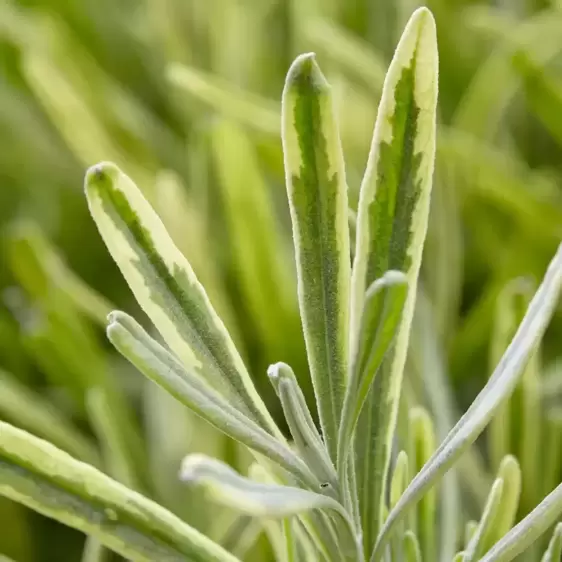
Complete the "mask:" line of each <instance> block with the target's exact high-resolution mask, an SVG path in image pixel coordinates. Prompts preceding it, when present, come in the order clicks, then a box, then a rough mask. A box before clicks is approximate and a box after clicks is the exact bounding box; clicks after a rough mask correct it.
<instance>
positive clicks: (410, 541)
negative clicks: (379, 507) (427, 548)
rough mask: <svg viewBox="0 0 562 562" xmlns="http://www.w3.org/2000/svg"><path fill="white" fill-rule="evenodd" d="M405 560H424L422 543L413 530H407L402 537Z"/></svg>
mask: <svg viewBox="0 0 562 562" xmlns="http://www.w3.org/2000/svg"><path fill="white" fill-rule="evenodd" d="M402 543H403V549H404V560H405V562H422V560H424V559H423V558H422V554H421V550H420V544H419V542H418V538H417V537H416V535H415V534H414V533H413V532H412V531H406V533H404V538H403V539H402Z"/></svg>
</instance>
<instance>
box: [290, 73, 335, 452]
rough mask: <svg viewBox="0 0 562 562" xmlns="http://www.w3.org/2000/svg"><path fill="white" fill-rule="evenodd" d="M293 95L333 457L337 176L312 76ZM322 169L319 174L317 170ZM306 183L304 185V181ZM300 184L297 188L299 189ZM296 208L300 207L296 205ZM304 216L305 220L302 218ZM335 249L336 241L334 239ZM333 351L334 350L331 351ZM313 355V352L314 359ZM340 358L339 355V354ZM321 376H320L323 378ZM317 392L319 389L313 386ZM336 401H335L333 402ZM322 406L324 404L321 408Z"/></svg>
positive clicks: (300, 79)
mask: <svg viewBox="0 0 562 562" xmlns="http://www.w3.org/2000/svg"><path fill="white" fill-rule="evenodd" d="M296 86H297V95H296V100H295V105H294V111H293V117H294V127H295V130H296V131H298V135H297V137H298V143H299V148H300V152H301V158H302V164H301V167H300V170H299V171H300V175H299V176H296V175H293V177H292V182H293V185H294V186H295V187H296V189H295V194H298V193H299V192H300V193H301V194H305V193H306V194H309V195H310V193H311V191H310V190H309V189H308V187H309V186H310V185H312V186H314V192H315V195H316V198H315V205H306V211H307V216H305V217H304V219H305V221H304V222H305V223H308V225H309V227H308V228H309V229H310V232H309V234H312V235H313V237H314V239H315V241H316V248H317V250H316V252H315V254H316V257H317V258H319V259H318V261H319V263H321V267H320V275H321V298H322V312H323V316H324V324H323V339H324V353H323V355H324V360H325V362H326V365H327V367H328V370H329V374H328V373H327V375H328V376H326V377H325V379H327V381H328V385H329V389H330V397H331V400H330V412H331V420H330V422H329V428H326V427H325V425H326V422H327V420H325V415H323V414H324V412H322V411H320V412H319V415H320V419H321V421H322V425H323V426H324V427H323V430H324V432H325V434H324V440H325V442H326V444H327V446H328V447H329V448H330V453H331V456H332V459H333V460H334V459H335V455H336V444H335V442H334V443H329V442H328V440H329V439H330V438H331V439H335V438H336V436H337V431H338V426H339V416H338V408H340V410H341V406H342V405H343V399H342V393H341V392H340V389H337V390H338V391H337V392H336V393H335V391H336V389H335V387H334V378H333V374H334V373H338V363H339V359H338V357H337V356H336V355H337V352H338V351H339V350H338V349H337V347H338V346H337V344H338V343H339V338H336V341H335V342H334V343H335V344H336V345H335V346H334V347H335V349H333V350H332V349H331V348H332V346H331V345H330V325H331V324H332V321H335V322H336V323H337V320H338V313H339V307H338V304H339V303H338V302H335V301H334V300H333V299H330V298H329V293H330V289H331V287H330V283H331V282H334V283H335V284H336V285H337V283H338V275H337V274H338V273H339V263H338V259H337V257H336V259H335V260H332V259H330V256H331V255H332V254H328V253H327V252H326V245H325V240H324V238H323V236H322V231H323V228H322V224H323V223H325V221H326V218H325V215H327V214H328V213H329V211H330V205H329V204H327V203H328V201H327V199H329V195H328V194H329V193H330V191H332V190H333V191H335V192H336V197H335V198H334V204H335V205H336V206H337V186H338V181H339V177H338V174H337V172H334V174H333V175H332V177H331V178H328V175H327V170H328V169H329V159H328V150H327V143H326V139H325V137H324V134H323V131H322V110H321V107H320V96H321V95H322V94H321V93H320V92H318V91H317V88H318V86H317V85H316V84H314V78H313V77H312V76H310V75H309V74H304V73H301V74H300V75H299V76H298V78H297V81H296ZM322 169H323V170H326V172H325V173H324V174H323V173H322V172H321V170H322ZM307 184H308V185H307ZM299 188H300V189H299ZM298 208H302V207H301V206H298ZM306 219H308V220H306ZM336 251H337V242H336ZM329 270H332V275H334V273H335V274H336V279H335V280H334V279H332V280H331V279H330V275H329V274H327V271H329ZM331 351H333V352H334V353H331ZM316 358H317V356H315V359H316ZM342 359H343V358H342ZM310 369H311V372H312V373H313V375H314V376H315V377H318V376H321V373H317V372H315V371H316V369H317V366H316V365H310ZM339 371H340V372H339V373H338V378H341V375H342V372H341V369H339ZM325 379H324V380H325ZM319 382H320V381H318V380H316V381H315V388H316V387H317V386H318V383H319ZM317 392H320V389H318V390H317ZM336 401H337V402H339V403H336ZM324 410H325V408H324Z"/></svg>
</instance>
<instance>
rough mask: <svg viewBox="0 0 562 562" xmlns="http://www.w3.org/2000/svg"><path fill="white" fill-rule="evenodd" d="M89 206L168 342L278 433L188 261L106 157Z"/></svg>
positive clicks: (92, 174)
mask: <svg viewBox="0 0 562 562" xmlns="http://www.w3.org/2000/svg"><path fill="white" fill-rule="evenodd" d="M85 185H86V195H87V198H88V204H89V207H90V212H91V214H92V216H93V218H94V220H95V222H96V224H97V226H98V229H99V231H100V234H101V236H102V238H103V240H104V242H105V244H106V246H107V248H108V250H109V252H110V254H111V255H112V257H113V259H114V260H115V262H116V263H117V265H118V266H119V268H120V269H121V272H122V274H123V276H124V277H125V279H126V281H127V283H128V284H129V286H130V288H131V290H132V291H133V293H134V295H135V297H136V299H137V301H138V302H139V304H140V305H141V307H142V308H143V310H144V311H145V312H146V313H147V315H148V316H149V317H150V319H151V320H152V322H153V323H154V325H155V326H156V328H157V329H158V331H159V332H160V334H161V335H162V337H163V338H164V340H165V341H166V343H167V345H168V346H169V347H170V348H171V349H172V351H173V352H174V353H175V354H176V355H177V356H178V357H179V358H180V360H181V361H182V362H183V364H184V365H185V366H186V367H196V368H197V369H198V372H201V373H202V374H203V376H204V377H205V379H206V380H207V381H208V382H209V383H210V384H211V385H213V386H214V387H215V388H216V389H217V390H219V392H221V393H223V394H224V395H226V396H227V397H228V398H229V399H230V400H233V401H234V402H235V404H236V406H237V407H238V408H240V409H241V411H243V412H244V413H245V414H246V415H248V416H249V417H251V418H252V419H253V420H254V421H256V422H257V423H259V424H260V425H261V426H262V427H263V428H264V429H266V430H268V431H269V432H271V433H274V434H277V435H279V431H278V429H277V427H276V426H275V423H274V422H273V420H272V418H271V416H270V414H269V412H268V411H267V409H266V407H265V405H264V404H263V402H262V400H261V398H260V396H259V395H258V393H257V391H256V389H255V387H254V385H253V383H252V381H251V379H250V376H249V374H248V372H247V370H246V367H245V365H244V363H243V361H242V359H241V357H240V355H239V353H238V351H237V350H236V347H235V346H234V343H233V342H232V340H231V338H230V336H229V334H228V332H227V330H226V328H225V326H224V324H223V323H222V321H221V320H220V318H219V317H218V316H217V314H216V312H215V311H214V309H213V307H212V305H211V303H210V301H209V299H208V297H207V295H206V293H205V290H204V289H203V287H202V286H201V284H200V283H199V281H198V280H197V278H196V277H195V274H194V272H193V270H192V268H191V265H190V264H189V262H188V261H187V260H186V259H185V257H184V256H183V255H182V254H181V252H180V251H179V250H178V249H177V247H176V246H175V245H174V243H173V241H172V239H171V238H170V236H169V234H168V232H167V231H166V229H165V227H164V225H163V224H162V221H161V220H160V218H159V217H158V216H157V214H156V213H155V212H154V210H153V209H152V207H151V206H150V204H149V203H148V202H147V201H146V199H145V198H144V197H143V195H142V193H141V192H140V191H139V189H138V188H137V186H136V185H135V184H134V183H133V181H132V180H131V179H130V178H129V177H128V176H126V175H125V174H124V173H123V172H121V170H119V168H117V166H115V165H114V164H110V163H101V164H98V165H96V166H93V167H92V168H90V169H89V170H88V172H87V174H86V181H85Z"/></svg>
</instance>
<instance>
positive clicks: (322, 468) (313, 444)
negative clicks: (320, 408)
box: [267, 363, 339, 494]
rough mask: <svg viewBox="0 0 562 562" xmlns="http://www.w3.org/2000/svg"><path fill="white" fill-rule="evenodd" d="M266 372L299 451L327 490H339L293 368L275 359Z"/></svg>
mask: <svg viewBox="0 0 562 562" xmlns="http://www.w3.org/2000/svg"><path fill="white" fill-rule="evenodd" d="M267 374H268V376H269V380H270V381H271V383H272V384H273V386H274V388H275V391H276V392H277V396H278V397H279V400H280V402H281V406H282V407H283V414H284V416H285V420H286V421H287V425H288V426H289V429H290V431H291V435H292V437H293V441H294V443H295V447H296V449H297V451H298V453H299V454H300V456H301V457H302V459H303V460H304V461H305V462H306V464H307V465H308V466H309V468H310V470H311V471H312V472H313V473H314V475H315V476H316V477H317V478H318V479H319V480H320V482H321V485H322V486H323V489H324V492H325V493H328V492H331V493H333V492H334V491H335V492H336V494H337V493H338V488H339V485H338V477H337V474H336V471H335V468H334V465H333V463H332V461H331V460H330V456H329V455H328V451H327V450H326V447H325V446H324V443H323V442H322V438H321V437H320V434H319V433H318V430H317V429H316V425H315V424H314V421H313V419H312V416H311V414H310V411H309V410H308V406H307V404H306V400H305V397H304V394H303V392H302V390H301V388H300V386H299V383H298V381H297V378H296V377H295V374H294V373H293V370H292V369H291V367H289V365H287V364H285V363H276V364H275V365H271V366H270V367H269V369H268V370H267ZM329 488H331V490H330V489H329Z"/></svg>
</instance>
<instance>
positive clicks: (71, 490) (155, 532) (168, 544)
mask: <svg viewBox="0 0 562 562" xmlns="http://www.w3.org/2000/svg"><path fill="white" fill-rule="evenodd" d="M2 469H3V470H6V471H9V472H12V473H14V474H19V475H20V476H21V477H23V478H25V479H26V480H28V481H30V482H34V483H35V484H36V485H37V486H40V487H41V488H47V489H50V490H52V491H53V495H57V494H59V493H62V494H67V495H68V496H69V497H70V499H71V500H72V501H78V502H80V503H81V504H82V507H83V508H84V510H85V511H90V512H97V513H100V514H102V517H103V519H101V520H100V522H99V523H100V524H102V522H103V521H104V520H106V521H108V523H109V522H111V523H113V524H114V525H124V526H128V527H130V528H132V529H134V530H135V531H137V532H139V533H142V534H144V535H145V536H147V537H149V538H150V539H151V540H154V542H155V543H160V545H161V546H163V547H165V548H169V549H170V550H171V551H175V552H176V553H177V554H178V555H179V556H178V558H177V559H178V562H179V561H181V560H184V556H186V555H189V556H192V552H186V551H185V549H184V548H183V547H178V545H176V544H174V543H173V541H170V539H169V538H167V537H165V535H164V534H163V533H162V532H161V531H160V530H159V529H155V528H152V527H149V526H145V525H142V523H141V519H139V520H136V519H134V518H133V517H131V516H130V515H129V514H128V513H127V512H123V511H122V510H121V506H120V505H118V504H114V503H110V502H105V503H103V502H100V501H99V500H98V499H97V498H93V497H88V496H87V495H85V494H84V493H83V492H82V491H81V490H80V489H78V488H75V487H73V486H69V485H68V483H67V482H65V481H64V480H59V479H56V478H53V479H52V480H50V479H49V478H48V477H46V476H45V475H43V474H40V473H38V472H37V470H35V467H34V466H33V465H31V464H30V463H28V462H25V461H23V460H22V459H19V458H15V457H11V456H10V455H6V454H3V458H2V457H0V471H1V470H2ZM0 486H1V484H0ZM63 506H64V503H62V504H61V507H63ZM108 510H113V511H115V515H116V518H115V520H113V519H112V517H110V516H109V515H108V514H107V513H108ZM110 532H111V531H109V530H108V533H110ZM198 559H199V558H198ZM192 560H195V559H192ZM201 562H204V559H201Z"/></svg>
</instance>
